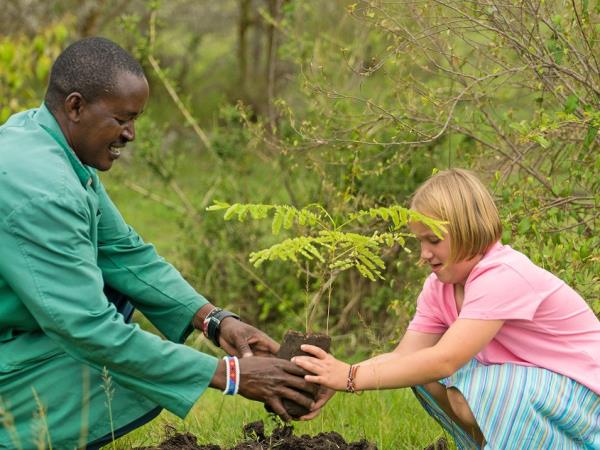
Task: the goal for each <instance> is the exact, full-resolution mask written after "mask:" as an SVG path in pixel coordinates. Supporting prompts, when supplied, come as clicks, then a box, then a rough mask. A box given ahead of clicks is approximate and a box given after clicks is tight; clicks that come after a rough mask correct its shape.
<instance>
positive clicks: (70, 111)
mask: <svg viewBox="0 0 600 450" xmlns="http://www.w3.org/2000/svg"><path fill="white" fill-rule="evenodd" d="M85 103H86V102H85V99H84V98H83V96H82V95H81V94H80V93H79V92H71V93H70V94H69V95H68V96H67V98H65V114H66V116H67V117H68V118H69V120H70V121H72V122H79V121H80V120H81V114H82V113H83V109H84V108H85Z"/></svg>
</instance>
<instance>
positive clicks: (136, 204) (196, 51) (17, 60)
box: [0, 0, 600, 351]
mask: <svg viewBox="0 0 600 450" xmlns="http://www.w3.org/2000/svg"><path fill="white" fill-rule="evenodd" d="M8 5H9V6H8V8H7V11H5V12H4V13H3V15H2V16H1V21H2V23H1V25H2V27H1V29H2V30H4V31H3V33H2V35H0V60H1V61H2V64H1V66H0V98H2V105H1V107H0V116H1V119H2V120H4V119H6V118H7V117H8V115H9V114H11V113H13V112H15V111H19V110H21V109H23V108H27V107H35V106H37V105H38V104H39V103H40V99H41V98H42V95H43V92H44V88H45V84H46V82H47V77H48V72H49V68H50V65H51V62H52V60H53V59H54V58H55V56H56V55H57V54H58V53H59V52H60V49H61V48H63V47H64V46H65V45H67V44H68V43H69V42H71V41H73V40H75V39H77V38H79V37H81V36H87V35H96V34H99V35H105V36H107V37H110V38H113V39H115V40H116V41H117V42H119V43H120V44H122V45H123V46H125V47H126V48H128V49H130V50H131V51H132V52H133V53H134V54H135V55H136V56H138V57H139V58H140V60H141V61H142V63H143V65H144V67H145V69H146V72H147V74H148V78H149V80H150V83H151V90H152V96H151V101H150V104H149V105H148V107H147V112H146V113H145V115H144V116H143V118H141V119H140V120H139V122H138V124H137V141H136V142H135V143H134V144H133V145H132V146H131V147H132V149H131V151H129V152H128V153H127V155H126V157H125V158H123V159H122V161H120V164H119V165H118V166H117V167H116V168H115V169H114V170H112V171H111V172H110V173H106V174H103V179H104V181H105V184H106V185H107V186H108V188H109V190H110V192H111V194H112V195H113V197H114V198H115V200H116V202H117V204H118V205H119V207H120V208H121V210H122V211H123V213H124V215H125V217H126V219H127V220H128V221H129V222H130V223H131V224H132V225H133V226H134V227H136V228H137V229H138V230H139V231H140V233H141V234H142V235H143V236H145V238H146V239H147V240H148V241H151V242H153V243H155V245H156V246H157V247H158V249H159V251H160V252H161V253H162V254H163V255H165V256H166V257H167V258H168V259H169V260H171V261H173V262H174V264H175V265H176V266H177V267H178V268H179V269H180V270H182V272H183V273H184V274H185V276H186V277H187V279H188V280H190V282H191V283H192V284H194V286H196V287H197V288H198V290H199V291H200V292H203V293H205V294H206V295H207V296H208V297H210V298H212V299H213V300H214V301H215V302H217V303H219V304H221V305H223V306H225V307H229V308H231V309H234V310H237V311H238V312H239V313H241V314H242V315H243V316H244V317H245V318H247V319H248V320H250V321H252V322H254V323H257V324H259V325H261V326H263V327H264V328H266V329H267V330H268V331H269V332H271V333H273V334H274V335H275V336H277V335H279V334H281V333H282V332H283V331H284V330H285V329H286V328H288V327H291V328H300V329H302V328H304V326H305V324H304V322H305V320H304V319H305V318H304V311H305V309H306V302H307V299H308V298H310V296H311V295H312V294H313V293H314V292H315V291H316V290H317V289H318V288H319V286H320V284H319V283H321V284H322V282H323V279H322V276H321V275H322V274H319V273H316V274H315V273H310V274H307V273H306V270H305V267H303V266H302V265H301V264H300V265H297V266H294V265H293V264H281V263H266V264H263V265H262V266H261V267H260V268H256V267H253V266H252V265H251V264H250V263H249V262H248V255H249V253H250V252H252V251H256V250H259V249H261V248H264V247H266V246H269V245H272V244H273V243H275V242H277V239H279V237H275V236H273V235H272V234H271V233H270V230H269V228H270V226H269V224H268V223H261V222H252V221H250V222H244V223H239V224H237V223H235V221H230V222H224V221H223V219H222V216H221V215H219V214H217V213H210V212H207V211H206V207H207V206H209V205H210V204H212V203H213V201H215V200H223V201H228V202H241V203H270V204H278V203H279V204H289V205H292V206H295V207H297V208H301V207H303V206H306V205H309V204H319V205H320V206H321V207H323V208H325V209H326V210H327V211H329V212H330V214H331V215H332V216H333V217H334V218H335V217H341V216H342V215H344V214H348V213H351V212H353V211H356V210H359V209H367V208H372V207H378V206H387V205H392V204H400V205H406V203H407V198H408V196H409V195H410V193H411V192H412V191H413V190H414V189H415V187H416V186H418V185H419V184H420V183H421V182H422V181H423V180H424V179H426V177H427V176H429V175H430V174H431V173H432V171H433V170H435V169H443V168H446V167H453V166H459V167H468V168H471V169H474V170H476V171H477V172H478V173H479V174H480V175H481V177H482V178H483V179H484V180H485V181H486V183H488V185H489V186H490V188H491V189H492V190H493V192H494V194H495V196H496V198H497V200H498V205H499V207H500V209H501V212H502V217H503V219H504V225H505V232H504V236H503V240H504V242H506V243H510V244H511V245H513V246H514V247H515V248H517V249H519V250H521V251H523V252H525V253H526V254H528V255H529V256H530V257H531V258H532V259H533V260H534V261H535V262H536V263H538V264H540V265H541V266H542V267H545V268H547V269H548V270H551V271H553V272H554V273H556V274H557V275H559V276H560V277H562V278H563V279H564V280H565V281H566V282H567V283H569V284H571V285H572V286H573V287H575V289H577V290H578V291H579V292H580V293H581V294H582V295H583V296H584V297H585V298H586V299H587V300H588V301H589V302H590V305H591V306H592V308H593V309H594V310H595V311H596V312H597V313H598V312H600V300H599V297H600V295H599V294H600V283H599V281H600V253H599V248H600V246H599V245H598V244H599V239H600V238H599V237H598V235H597V233H595V230H596V228H597V225H598V220H599V198H600V192H599V191H600V189H599V184H600V177H599V174H600V152H598V128H599V126H600V112H599V108H598V105H599V98H600V76H599V73H600V72H599V65H598V57H597V54H596V53H597V51H596V52H595V51H594V50H597V43H598V39H599V36H600V24H599V14H600V2H597V1H596V2H594V1H592V0H590V1H581V2H579V1H573V2H570V1H553V2H534V1H523V2H509V3H500V2H494V1H479V2H461V1H436V2H423V3H419V2H378V1H358V2H351V1H341V0H335V1H328V2H319V1H303V2H298V1H293V0H287V1H282V0H228V1H222V2H218V3H216V2H200V3H198V2H192V1H183V0H179V1H173V2H157V1H145V2H144V1H132V2H123V1H116V0H112V1H107V2H103V3H101V4H100V3H98V2H92V1H83V2H75V1H68V0H63V1H60V2H33V3H32V2H26V1H15V2H9V4H8ZM377 226H381V224H379V225H378V224H375V225H373V224H370V225H362V227H363V228H360V227H361V226H358V225H357V227H356V229H355V231H358V232H370V231H371V230H373V229H374V228H376V227H377ZM365 227H366V228H365ZM286 232H287V233H289V234H288V236H298V235H303V234H306V233H310V232H311V230H310V227H304V228H302V227H300V228H299V229H293V230H286ZM411 249H413V250H414V243H412V242H411V241H409V242H408V243H407V245H406V248H404V249H402V248H400V247H399V246H395V247H392V248H388V249H387V250H386V251H385V252H383V254H382V257H383V260H384V261H385V262H386V269H385V274H384V275H385V280H382V281H378V282H376V283H373V282H370V281H368V280H366V279H365V278H363V277H361V276H360V274H358V273H356V271H347V272H345V273H343V274H341V275H340V276H339V277H338V279H337V280H336V281H335V283H334V285H333V286H334V287H333V291H332V296H331V305H330V309H331V310H330V315H329V317H330V321H331V323H330V327H331V330H330V331H331V332H332V334H334V336H335V339H336V340H338V341H339V345H340V348H346V349H350V348H352V349H360V350H364V349H366V348H369V351H370V350H371V348H370V347H372V346H373V345H377V346H384V347H385V346H387V345H389V343H391V342H393V341H394V340H395V339H396V338H397V337H398V335H399V334H400V333H402V331H403V329H404V327H405V325H406V323H407V320H408V319H409V318H410V315H411V314H412V312H413V308H414V300H415V296H416V293H417V292H418V289H419V287H420V284H421V283H422V280H423V278H424V276H425V273H424V271H423V270H422V269H420V268H419V267H417V266H416V265H415V262H416V256H415V253H414V252H413V253H412V254H410V253H408V251H410V250H411ZM325 314H326V312H325V311H322V312H321V317H320V319H317V321H318V320H321V322H319V323H320V326H322V327H323V326H324V322H323V320H324V316H325ZM367 324H368V325H367ZM365 328H368V330H369V332H368V333H365V332H364V330H365ZM356 342H360V344H361V345H358V346H357V345H355V344H356ZM347 344H350V345H347Z"/></svg>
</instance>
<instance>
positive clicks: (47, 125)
mask: <svg viewBox="0 0 600 450" xmlns="http://www.w3.org/2000/svg"><path fill="white" fill-rule="evenodd" d="M34 119H35V120H36V121H37V122H38V123H39V124H40V126H41V127H42V128H43V129H44V130H45V131H46V133H48V134H49V135H50V136H51V137H52V138H53V139H54V140H55V141H56V142H57V143H58V144H59V145H60V146H61V148H62V149H63V150H64V152H65V154H66V155H67V158H68V159H69V162H70V163H71V166H72V167H73V170H74V171H75V174H76V175H77V178H79V181H80V182H81V184H82V185H83V187H85V188H87V187H88V186H92V187H93V188H95V186H94V176H93V173H94V172H93V169H91V168H90V167H88V166H86V165H84V164H83V163H82V162H81V161H80V160H79V158H77V155H75V152H74V151H73V149H72V148H71V147H70V146H69V143H68V142H67V139H66V138H65V135H64V134H63V132H62V130H61V129H60V125H59V124H58V122H57V121H56V119H55V118H54V116H53V115H52V113H51V112H50V110H49V109H48V107H47V106H46V104H45V103H42V105H41V106H40V107H39V109H38V110H37V111H36V113H35V114H34Z"/></svg>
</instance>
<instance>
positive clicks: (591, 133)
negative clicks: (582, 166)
mask: <svg viewBox="0 0 600 450" xmlns="http://www.w3.org/2000/svg"><path fill="white" fill-rule="evenodd" d="M597 134H598V127H594V126H592V125H590V126H589V127H588V131H587V134H586V135H585V139H584V140H583V148H584V149H586V150H587V149H589V147H590V145H591V143H592V142H594V139H596V135H597Z"/></svg>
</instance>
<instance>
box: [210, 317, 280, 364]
mask: <svg viewBox="0 0 600 450" xmlns="http://www.w3.org/2000/svg"><path fill="white" fill-rule="evenodd" d="M219 343H220V344H221V348H222V349H223V350H225V351H226V352H227V353H228V354H229V355H235V356H237V357H239V358H245V357H248V356H275V353H277V351H278V350H279V344H278V343H277V342H275V341H274V340H273V339H271V338H270V337H269V336H267V335H266V334H265V333H263V332H262V331H260V330H259V329H257V328H254V327H253V326H252V325H248V324H247V323H244V322H242V321H241V320H237V319H235V318H232V317H227V318H225V319H223V321H222V322H221V326H220V332H219Z"/></svg>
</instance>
